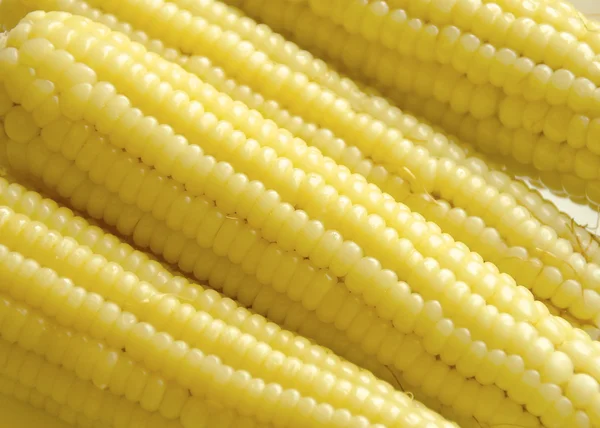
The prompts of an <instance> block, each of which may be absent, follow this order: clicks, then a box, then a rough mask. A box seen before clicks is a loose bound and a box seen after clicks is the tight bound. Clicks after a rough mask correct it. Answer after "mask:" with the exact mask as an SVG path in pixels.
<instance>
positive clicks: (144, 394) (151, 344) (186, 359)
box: [3, 247, 415, 426]
mask: <svg viewBox="0 0 600 428" xmlns="http://www.w3.org/2000/svg"><path fill="white" fill-rule="evenodd" d="M4 248H5V247H4ZM3 253H4V255H5V256H6V257H5V260H6V262H5V263H8V266H7V268H8V269H9V270H11V269H15V268H16V269H18V270H19V271H20V267H19V264H18V263H19V260H24V259H23V258H22V257H21V256H20V255H17V254H16V253H10V252H8V253H7V252H6V250H4V251H3ZM19 257H21V258H19ZM21 263H22V262H21ZM26 263H27V262H26ZM28 264H29V271H30V272H31V270H32V269H34V271H33V276H34V278H35V277H36V275H41V276H42V278H44V277H45V278H48V276H49V274H48V272H52V271H48V270H46V271H40V273H39V274H37V271H35V268H34V265H35V264H34V263H33V262H32V261H29V262H28ZM54 275H56V274H54ZM13 278H15V281H17V282H16V283H15V285H13V288H11V289H10V290H9V292H11V293H12V294H13V295H18V293H20V291H18V288H19V286H18V285H17V284H19V283H20V282H21V281H23V280H22V279H21V278H20V275H16V276H13ZM59 282H60V280H59ZM38 284H40V283H38ZM43 284H44V283H43V282H42V283H41V284H40V285H42V286H43V287H44V286H45V287H46V288H50V290H49V291H47V292H46V295H45V299H43V298H42V300H43V301H42V302H41V303H38V302H36V301H34V300H35V299H34V300H31V299H29V302H30V303H31V304H33V305H40V308H41V310H42V311H44V312H45V313H46V314H52V313H55V308H54V306H55V305H56V304H57V300H56V299H57V296H61V297H58V299H60V298H62V299H67V301H68V302H71V301H73V300H72V299H73V298H74V296H75V294H77V295H79V296H80V297H79V298H78V300H81V299H82V298H83V304H82V306H81V307H80V309H79V311H80V312H79V313H80V315H79V317H78V318H77V320H76V321H75V324H74V326H75V328H77V329H79V330H81V329H86V330H88V331H89V332H90V334H92V335H94V336H98V337H100V336H101V335H103V334H106V332H105V331H104V330H105V328H106V327H104V326H108V328H110V326H111V324H112V325H113V329H115V328H116V331H114V333H117V331H121V333H119V334H118V335H113V334H110V335H109V336H110V339H109V343H110V342H114V348H116V349H120V347H123V348H124V349H126V355H127V357H123V358H125V359H124V360H123V364H128V365H131V361H138V362H142V361H143V363H144V365H145V366H146V367H149V368H150V367H152V370H157V371H158V372H160V373H164V376H166V378H165V379H173V380H172V381H170V382H169V383H167V382H166V381H162V380H160V379H161V378H160V377H159V378H156V376H157V375H155V374H152V373H154V372H150V371H148V372H146V371H145V370H143V369H142V370H141V371H139V372H138V371H136V370H137V369H135V368H134V369H133V372H132V376H137V378H139V381H140V382H141V383H139V384H137V385H133V386H130V384H128V385H127V386H125V385H123V384H121V383H114V382H117V380H114V382H113V383H111V381H109V380H108V378H106V379H107V380H103V379H105V378H104V376H109V374H110V371H111V370H112V368H111V367H113V366H114V367H119V364H121V363H119V361H120V360H117V361H116V363H114V364H116V365H114V364H111V365H109V366H107V370H108V372H106V373H105V372H103V371H98V370H96V371H94V372H93V374H92V376H98V378H94V380H95V382H97V383H99V384H107V385H108V387H109V388H110V389H111V391H112V392H113V393H115V394H118V395H119V394H123V393H125V395H126V397H127V399H129V400H134V401H138V402H140V403H141V404H142V406H144V408H146V409H147V410H159V409H160V412H161V414H163V415H164V416H165V417H167V418H169V419H171V418H174V417H177V416H178V415H182V422H183V423H184V426H188V423H186V422H185V419H186V418H185V416H184V413H185V412H186V410H185V409H186V406H188V405H186V404H185V403H186V402H188V401H189V399H186V400H187V401H186V400H184V401H183V402H182V401H181V396H185V395H186V394H184V390H183V389H182V387H181V386H179V385H177V384H176V383H181V384H182V385H185V387H187V388H190V390H191V391H192V393H193V394H195V395H198V396H203V394H205V393H203V392H201V391H206V388H207V385H208V384H210V382H209V383H208V384H206V383H204V384H203V383H202V382H200V380H199V378H197V376H201V377H202V376H204V377H206V374H204V375H201V374H200V373H201V372H203V370H206V368H205V369H201V368H199V369H198V370H200V371H199V372H197V375H196V376H191V378H189V379H186V380H183V379H185V376H186V375H185V374H184V373H182V371H185V370H189V369H190V368H191V367H192V366H191V365H190V364H212V367H213V368H214V370H219V368H218V367H225V366H220V364H221V363H220V362H218V361H219V360H218V359H214V357H202V353H201V352H200V351H198V350H194V349H190V348H188V347H187V344H185V343H184V342H180V341H173V339H171V341H170V342H169V341H168V340H167V339H168V338H169V336H168V335H164V334H162V335H161V334H159V335H157V334H156V333H153V331H154V330H153V328H152V327H151V326H150V325H149V324H143V323H139V322H138V323H136V321H135V317H132V316H131V315H129V316H127V314H126V313H122V315H121V316H120V317H117V320H114V318H113V316H112V315H114V314H115V313H118V312H115V311H117V310H118V309H117V306H116V305H114V304H107V303H102V298H101V297H100V296H99V295H94V294H93V293H86V292H85V291H83V289H78V288H71V290H72V291H68V289H67V290H64V286H63V290H61V289H60V288H57V287H56V286H54V285H53V284H52V282H51V283H50V284H45V285H43ZM63 284H65V283H64V281H63ZM15 287H17V288H15ZM71 287H72V286H71ZM21 288H22V287H21ZM31 293H33V295H34V296H37V295H38V293H35V292H33V291H32V292H31ZM31 293H30V295H31ZM69 296H73V297H69ZM94 296H95V297H94ZM25 298H27V297H25ZM58 301H60V300H58ZM87 302H90V303H87ZM92 302H94V303H92ZM7 304H9V307H10V301H8V303H7ZM90 305H92V306H90ZM111 305H112V306H111ZM98 306H99V307H98ZM15 310H16V309H15ZM90 311H92V312H90ZM98 311H99V314H100V315H101V318H102V321H99V322H95V323H94V322H91V324H90V323H89V321H88V322H87V323H86V320H90V318H87V317H88V316H89V315H91V314H92V313H94V312H98ZM21 312H23V310H21ZM111 312H112V314H111ZM11 313H12V312H11ZM14 313H15V314H17V313H18V311H17V312H14ZM103 313H104V314H106V315H104V316H102V314H103ZM55 316H56V317H57V318H56V319H57V322H58V323H60V324H61V325H67V324H69V323H71V322H72V321H70V319H72V318H73V313H72V312H70V313H61V314H58V315H55ZM15 317H16V315H12V318H11V319H14V318H15ZM21 319H22V321H17V320H21ZM17 320H15V321H13V322H11V323H10V324H9V327H7V328H8V330H7V333H5V335H6V336H4V335H3V337H5V338H6V339H7V340H10V338H11V337H14V335H15V334H17V333H18V330H16V332H15V329H18V328H20V326H21V325H23V322H25V326H27V325H29V323H27V320H28V318H27V317H24V318H23V316H21V318H17ZM121 320H122V321H121ZM31 322H33V324H34V325H39V324H40V323H42V321H40V318H39V317H38V318H37V320H36V321H31ZM115 322H116V325H115V324H114V323H115ZM42 324H43V323H42ZM196 325H197V324H196ZM197 326H198V325H197ZM45 330H48V329H45ZM50 330H52V331H54V330H56V329H50ZM128 330H131V332H132V333H131V334H129V336H128V335H127V331H128ZM81 331H83V330H81ZM11 334H12V336H11ZM52 334H54V333H47V334H46V335H47V336H48V335H49V336H48V339H45V338H46V336H43V338H44V340H51V342H52V343H60V342H59V340H60V337H59V336H56V335H54V336H53V335H52ZM66 334H67V337H72V336H73V334H74V333H68V332H67V333H66ZM38 336H39V334H37V335H35V334H33V333H32V334H30V335H28V337H29V339H28V340H29V341H31V342H33V343H32V345H31V346H38V348H35V349H43V347H44V346H47V345H44V343H43V342H39V344H38V342H36V338H37V337H38ZM117 336H118V337H117ZM78 337H79V336H73V339H72V340H78V341H79V342H81V340H83V342H81V343H82V344H83V343H90V345H89V346H87V347H83V349H82V352H90V355H89V356H88V357H87V358H85V359H83V360H82V362H85V364H88V366H85V367H87V369H84V368H81V369H79V366H75V367H74V369H75V370H78V371H77V374H78V375H79V376H83V377H84V378H86V377H88V376H90V372H89V370H90V367H89V364H91V363H92V361H97V360H96V359H97V358H102V355H104V354H98V352H99V351H98V350H97V349H98V346H100V345H94V343H97V342H93V340H92V341H91V342H90V340H91V339H89V340H88V339H85V338H84V337H82V338H81V339H78ZM119 337H120V338H119ZM40 340H41V339H40ZM68 340H71V339H68ZM165 340H167V342H166V348H165V347H164V346H165ZM120 341H124V342H122V343H121V342H120ZM126 342H127V343H126ZM68 343H70V342H68ZM76 343H78V342H76ZM169 343H170V345H169ZM183 345H186V346H185V347H183V348H182V346H183ZM22 346H24V347H27V346H30V345H28V343H25V344H22ZM65 346H67V345H65ZM72 346H75V345H72ZM90 346H91V348H90ZM157 346H158V348H156V347H157ZM76 349H77V348H76ZM86 349H87V351H85V350H86ZM100 349H101V348H100ZM151 349H156V350H157V351H158V352H159V354H160V353H161V351H159V350H162V357H159V354H156V353H155V352H151V351H149V350H151ZM186 349H187V351H186ZM144 350H147V351H148V352H144ZM177 350H179V351H177ZM40 352H42V351H40ZM50 352H51V354H48V358H51V359H52V358H56V359H60V355H61V352H64V350H61V347H60V346H59V345H56V347H52V349H51V351H50ZM190 352H191V354H190ZM263 352H264V349H263ZM172 353H174V354H172ZM96 354H97V356H96V357H93V356H94V355H96ZM76 355H77V353H75V355H74V357H75V356H76ZM86 355H87V354H86ZM111 355H112V354H111ZM167 355H169V357H167ZM192 355H194V357H193V358H192ZM81 358H83V357H81ZM90 358H92V359H91V360H90ZM105 358H106V357H105ZM165 358H166V359H165ZM170 358H174V359H175V360H171V359H170ZM194 358H195V359H194ZM199 358H200V359H199ZM211 358H212V359H211ZM263 358H264V356H263ZM69 361H70V360H68V359H67V360H64V359H61V364H63V365H67V366H69V364H70V363H69ZM127 361H130V362H129V363H127ZM175 361H180V364H174V362H175ZM134 364H135V363H134ZM215 364H217V365H216V366H215ZM69 367H70V366H69ZM185 367H187V369H186V368H185ZM207 367H208V366H207ZM85 370H87V371H85ZM158 372H157V373H158ZM138 373H139V374H138ZM236 373H240V375H239V376H242V373H243V372H236ZM308 373H309V371H305V372H304V374H305V375H306V374H308ZM245 376H246V377H245V379H246V380H245V382H248V383H247V384H246V385H247V386H243V384H242V385H241V386H240V387H241V388H247V387H249V386H250V385H252V381H251V380H250V379H251V377H249V376H248V375H247V373H246V375H245ZM209 377H210V376H209ZM242 377H244V376H242ZM192 378H193V379H198V380H197V381H194V380H192ZM234 378H235V375H234ZM96 379H98V380H96ZM175 379H176V380H175ZM226 379H227V378H224V379H223V380H222V381H227V380H226ZM232 379H233V378H232ZM125 380H126V379H120V380H119V381H118V382H124V381H125ZM239 380H240V379H238V381H239ZM131 381H132V382H133V378H132V380H131ZM206 381H208V378H207V379H206ZM206 381H205V382H206ZM232 381H233V380H232ZM156 382H158V383H156ZM190 382H192V383H190ZM197 382H200V383H197ZM219 382H221V381H219ZM134 383H135V382H134ZM254 383H256V382H254ZM144 385H148V387H147V388H146V389H144ZM152 385H156V386H152ZM263 385H264V383H263ZM271 385H272V386H271V387H268V388H267V391H270V392H273V388H275V391H277V387H276V386H275V384H271ZM266 386H268V385H266ZM134 387H135V389H131V388H134ZM123 388H125V389H124V390H123ZM140 388H141V389H140ZM157 388H158V389H157ZM234 388H235V387H234ZM279 391H280V392H279V394H280V393H281V388H280V387H279ZM213 392H214V393H215V394H216V395H217V397H216V398H217V399H218V395H219V394H223V393H226V391H223V390H221V391H220V392H217V391H216V390H215V391H213ZM356 392H360V389H358V390H357V391H356ZM265 393H267V392H265ZM295 394H296V395H297V394H298V393H297V392H295ZM161 397H164V398H162V399H163V400H165V401H163V402H160V401H147V400H158V399H161ZM140 400H141V401H140ZM252 400H253V399H250V402H252ZM368 401H369V400H368V398H367V402H368ZM161 403H162V404H161ZM312 403H313V404H312V406H316V404H314V400H313V401H312ZM305 404H308V403H305ZM181 405H183V407H181ZM379 405H381V403H379ZM189 406H196V404H195V401H194V404H193V405H192V404H189ZM325 407H326V408H325V410H326V414H327V412H330V413H332V412H333V411H332V410H327V409H331V408H330V407H327V406H325ZM255 410H260V409H255ZM388 410H389V408H388ZM314 411H315V412H316V413H317V414H319V413H321V412H322V411H323V406H320V408H315V409H314ZM252 412H254V411H251V414H253V413H252ZM320 416H322V414H321V415H320ZM320 416H319V417H320ZM265 417H269V416H268V415H267V414H266V413H263V414H261V415H260V416H259V419H260V420H263V419H262V418H265ZM271 417H276V418H277V419H279V417H277V416H273V415H271ZM308 417H309V418H311V417H313V416H308ZM330 417H332V416H330ZM412 417H413V418H414V417H415V416H414V415H413V416H412ZM400 418H401V416H400ZM362 419H364V418H362ZM362 419H360V418H359V419H358V420H362ZM364 421H365V422H364V423H366V419H364ZM263 422H267V421H263ZM305 422H306V420H305ZM392 425H393V424H392Z"/></svg>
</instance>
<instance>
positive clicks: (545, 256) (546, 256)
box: [254, 2, 596, 304]
mask: <svg viewBox="0 0 600 428" xmlns="http://www.w3.org/2000/svg"><path fill="white" fill-rule="evenodd" d="M254 3H257V2H254ZM261 3H262V2H261ZM268 4H269V6H273V7H275V8H276V7H277V5H273V4H271V3H268ZM265 10H267V9H265ZM269 10H270V9H269ZM299 16H301V17H302V13H300V14H299ZM324 25H326V24H319V25H317V27H323V26H324ZM311 27H315V25H312V26H311ZM338 52H343V49H339V50H338ZM505 182H506V181H505ZM513 189H514V188H513ZM515 190H516V189H515ZM521 194H522V190H521ZM442 195H444V193H443V192H442ZM499 200H505V201H506V200H507V199H503V198H500V199H499ZM453 202H454V203H455V204H458V205H459V206H461V205H462V206H466V205H467V203H465V202H464V200H463V199H462V198H461V199H460V200H455V201H453ZM468 205H469V209H470V210H473V211H472V212H474V213H475V214H478V215H481V216H482V217H483V218H484V219H485V220H486V221H489V220H494V216H491V215H490V214H489V213H487V211H488V210H487V209H483V210H481V211H477V208H476V207H473V204H472V203H471V204H468ZM520 212H521V213H523V211H520ZM484 213H485V214H484ZM513 218H514V217H513ZM527 223H529V224H532V223H530V222H527ZM492 224H493V225H495V226H496V227H498V226H500V225H501V224H498V223H495V224H494V223H492ZM512 230H514V229H513V228H510V229H509V228H506V229H505V228H504V227H502V228H499V231H500V232H501V234H503V235H504V234H506V236H507V237H509V238H510V237H511V236H513V237H514V236H515V235H514V234H511V231H512ZM538 230H539V232H538V233H539V234H540V236H539V237H537V238H536V239H535V240H532V241H530V242H529V244H528V245H527V244H526V245H525V248H527V249H528V250H529V251H531V252H532V254H534V255H536V256H538V257H539V258H540V259H541V260H543V261H545V262H547V263H548V264H550V265H551V266H552V265H553V266H555V267H558V268H559V269H561V271H562V274H563V275H565V278H571V279H576V280H578V281H582V282H583V285H582V287H584V288H586V289H587V288H588V287H589V286H590V285H591V284H590V283H589V282H588V281H587V280H582V279H581V278H580V277H578V276H575V277H573V273H574V272H575V270H576V269H577V268H576V267H574V265H573V264H572V262H573V261H574V258H573V257H571V261H569V262H567V263H568V264H567V265H564V264H562V262H559V263H557V262H558V260H557V259H556V257H560V256H557V255H556V253H555V254H554V255H553V254H552V253H553V251H552V250H550V251H547V250H546V249H543V248H542V247H541V246H539V245H538V243H539V242H540V241H539V240H540V239H543V238H541V235H542V234H546V232H547V231H548V230H546V231H543V228H542V229H538ZM552 233H553V232H552ZM529 236H531V235H529ZM534 236H535V235H534ZM590 239H591V238H590ZM574 241H575V242H577V239H575V240H574ZM509 242H510V241H509ZM534 242H536V243H534ZM511 243H512V244H513V245H514V244H517V245H519V244H525V242H523V240H521V241H519V242H511ZM579 246H580V247H582V246H581V245H579ZM576 257H580V256H579V255H577V256H576ZM580 260H581V259H580ZM581 261H582V260H581ZM567 266H568V267H567ZM587 266H588V267H587V268H586V269H589V272H590V273H591V271H594V270H595V269H596V265H595V264H591V265H587ZM586 282H587V284H589V285H585V284H586ZM592 288H593V287H592ZM588 293H589V292H588ZM545 294H546V293H543V294H542V295H545ZM559 304H560V303H559Z"/></svg>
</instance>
